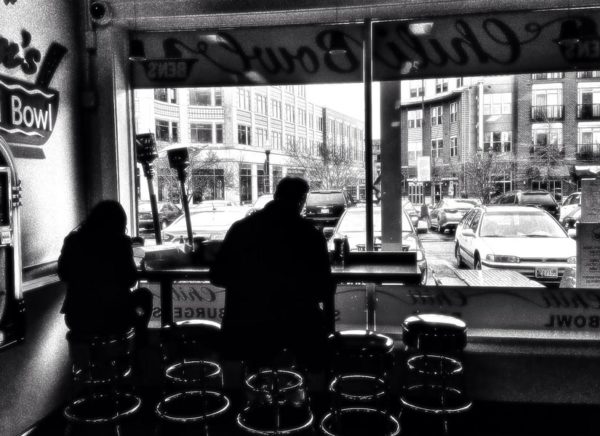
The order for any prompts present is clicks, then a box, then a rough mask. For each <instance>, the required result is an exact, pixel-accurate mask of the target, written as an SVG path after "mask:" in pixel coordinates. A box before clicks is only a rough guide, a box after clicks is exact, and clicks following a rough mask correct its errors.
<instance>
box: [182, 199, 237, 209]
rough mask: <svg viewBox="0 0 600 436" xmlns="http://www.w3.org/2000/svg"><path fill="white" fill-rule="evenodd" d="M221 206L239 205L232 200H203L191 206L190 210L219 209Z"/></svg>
mask: <svg viewBox="0 0 600 436" xmlns="http://www.w3.org/2000/svg"><path fill="white" fill-rule="evenodd" d="M221 207H237V205H236V204H235V203H234V202H233V201H231V200H203V201H201V202H200V203H197V204H194V205H192V206H190V210H200V209H218V208H221Z"/></svg>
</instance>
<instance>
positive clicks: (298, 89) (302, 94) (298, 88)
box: [296, 85, 306, 97]
mask: <svg viewBox="0 0 600 436" xmlns="http://www.w3.org/2000/svg"><path fill="white" fill-rule="evenodd" d="M296 94H298V95H299V96H300V97H306V86H304V85H298V86H296Z"/></svg>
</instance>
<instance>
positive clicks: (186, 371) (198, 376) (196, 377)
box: [165, 360, 222, 384]
mask: <svg viewBox="0 0 600 436" xmlns="http://www.w3.org/2000/svg"><path fill="white" fill-rule="evenodd" d="M221 372H222V371H221V366H220V365H218V364H216V363H215V362H211V361H208V360H186V361H183V362H178V363H175V364H174V365H171V366H169V367H168V368H167V369H166V371H165V377H166V378H167V379H168V380H170V381H172V382H175V383H182V384H193V383H207V382H209V381H211V380H215V379H217V380H220V379H221V378H222V377H221Z"/></svg>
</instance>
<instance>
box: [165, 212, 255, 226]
mask: <svg viewBox="0 0 600 436" xmlns="http://www.w3.org/2000/svg"><path fill="white" fill-rule="evenodd" d="M244 213H245V210H244V209H238V208H235V210H223V209H217V210H201V211H198V212H192V213H191V215H190V220H191V222H192V230H196V229H204V230H206V229H213V228H221V229H223V228H224V229H228V228H229V227H230V226H231V225H232V224H233V223H234V222H236V221H237V220H239V219H242V218H243V217H244ZM168 230H172V231H184V230H186V225H185V216H180V217H179V218H177V219H176V220H175V221H173V224H171V225H170V226H169V228H168Z"/></svg>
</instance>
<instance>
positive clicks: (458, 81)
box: [456, 77, 463, 88]
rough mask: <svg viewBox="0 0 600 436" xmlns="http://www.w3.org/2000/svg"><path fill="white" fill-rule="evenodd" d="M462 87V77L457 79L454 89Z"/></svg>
mask: <svg viewBox="0 0 600 436" xmlns="http://www.w3.org/2000/svg"><path fill="white" fill-rule="evenodd" d="M462 86H463V78H462V77H458V78H457V79H456V87H457V88H460V87H462Z"/></svg>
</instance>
